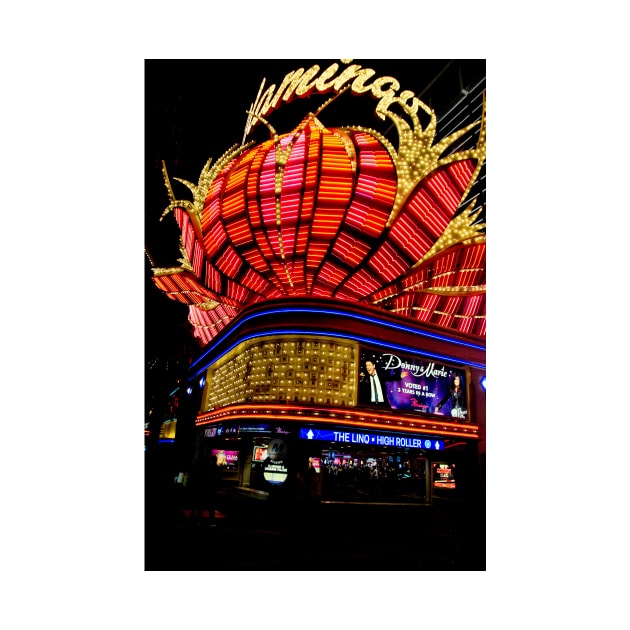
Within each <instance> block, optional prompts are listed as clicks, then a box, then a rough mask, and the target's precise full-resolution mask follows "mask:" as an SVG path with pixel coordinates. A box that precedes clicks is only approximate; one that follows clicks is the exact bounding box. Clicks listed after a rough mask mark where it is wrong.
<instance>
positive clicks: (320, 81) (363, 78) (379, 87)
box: [245, 59, 421, 136]
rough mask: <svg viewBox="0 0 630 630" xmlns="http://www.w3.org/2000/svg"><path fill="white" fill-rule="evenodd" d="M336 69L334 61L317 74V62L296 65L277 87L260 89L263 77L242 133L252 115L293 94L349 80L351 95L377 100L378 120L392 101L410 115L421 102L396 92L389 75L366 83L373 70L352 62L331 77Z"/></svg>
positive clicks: (324, 89)
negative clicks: (306, 67)
mask: <svg viewBox="0 0 630 630" xmlns="http://www.w3.org/2000/svg"><path fill="white" fill-rule="evenodd" d="M341 61H342V63H344V64H347V63H350V62H351V61H352V60H351V59H342V60H341ZM338 71H339V64H338V63H333V64H331V65H330V66H328V68H326V69H325V70H324V71H323V72H322V73H321V74H319V76H318V73H319V72H320V67H319V66H318V65H314V66H311V67H310V68H309V69H308V70H306V71H305V70H304V68H299V69H298V70H293V71H291V72H288V73H287V74H286V75H285V77H284V79H283V80H282V82H281V83H280V86H279V87H278V88H277V89H276V85H275V84H273V85H270V86H269V87H268V88H267V89H266V90H264V86H265V79H263V81H262V83H261V85H260V88H259V90H258V95H257V96H256V100H255V101H254V104H253V105H252V107H251V109H250V112H252V114H250V116H249V117H248V119H247V123H246V126H245V136H247V135H248V134H249V132H250V131H251V129H252V128H253V127H254V126H256V125H257V124H258V123H259V122H260V121H259V120H258V119H257V118H256V116H260V117H264V116H266V114H267V113H268V112H270V111H272V110H275V109H276V108H278V107H279V106H280V104H281V103H289V102H291V100H292V99H293V98H294V97H296V96H298V97H305V96H308V95H310V94H311V93H312V92H314V91H316V92H319V93H325V92H329V91H331V90H334V91H335V92H339V91H341V90H342V89H343V88H344V87H345V86H347V85H348V84H349V83H350V82H352V83H351V84H350V89H351V91H352V92H353V93H354V94H363V93H365V92H369V93H370V94H371V95H372V97H373V98H375V99H377V100H378V103H377V105H376V112H375V113H376V115H377V116H378V117H379V118H380V119H381V120H384V119H385V117H386V116H387V114H388V112H389V110H390V108H391V106H392V105H394V104H395V103H398V104H400V105H401V106H402V107H403V110H404V111H406V112H408V113H411V114H415V113H416V112H417V111H418V107H419V106H420V105H421V101H420V100H419V99H418V98H417V97H416V96H415V95H414V93H413V92H411V91H410V90H403V91H402V92H401V93H400V94H398V95H397V92H398V90H399V89H400V83H399V82H398V81H397V80H396V79H394V78H393V77H390V76H384V77H379V78H376V79H374V80H373V81H372V83H370V84H367V85H366V83H367V82H368V81H369V80H370V79H372V78H373V77H374V75H375V74H376V71H375V70H373V69H371V68H362V67H361V66H360V65H359V64H356V63H354V64H351V65H349V66H348V67H346V68H344V70H343V71H342V72H341V74H339V75H337V76H335V75H336V73H337V72H338ZM263 90H264V91H263Z"/></svg>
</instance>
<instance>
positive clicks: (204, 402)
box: [153, 60, 486, 503]
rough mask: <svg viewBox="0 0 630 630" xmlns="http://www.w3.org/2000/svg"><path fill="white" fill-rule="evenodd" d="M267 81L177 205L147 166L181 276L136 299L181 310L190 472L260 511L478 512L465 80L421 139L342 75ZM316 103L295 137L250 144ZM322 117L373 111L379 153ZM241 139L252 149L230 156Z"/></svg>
mask: <svg viewBox="0 0 630 630" xmlns="http://www.w3.org/2000/svg"><path fill="white" fill-rule="evenodd" d="M392 63H393V64H394V63H395V62H392ZM418 63H422V62H418ZM275 79H276V83H273V84H270V85H268V86H267V85H266V82H265V81H263V84H262V85H261V86H260V89H259V90H258V95H257V98H256V100H255V101H254V102H253V104H252V106H251V108H250V110H249V112H248V114H249V117H248V120H247V124H246V128H245V137H244V141H243V143H242V144H241V145H239V146H236V147H232V148H231V149H229V150H228V151H226V153H225V154H224V155H223V156H222V157H221V158H219V159H218V160H217V161H216V162H214V163H213V162H212V161H210V160H209V161H208V163H207V164H206V166H205V167H204V169H203V170H202V172H201V175H200V176H199V182H198V184H196V185H195V184H192V183H190V182H188V181H185V180H178V181H180V182H181V183H183V184H185V185H186V186H187V188H188V189H189V191H190V194H188V195H187V196H188V198H187V199H178V198H176V196H175V194H174V192H173V185H172V183H171V179H170V176H169V173H168V172H167V165H164V179H165V183H166V188H167V191H168V195H169V201H170V203H169V206H168V207H167V208H166V210H165V213H164V215H165V216H166V215H167V214H169V213H172V214H173V216H174V218H175V220H176V222H177V225H178V227H179V230H180V231H181V254H182V258H181V259H180V260H179V262H180V265H179V266H176V267H170V268H154V269H153V281H154V283H155V285H156V286H157V287H158V288H159V289H161V290H162V291H163V292H164V293H165V294H166V295H167V296H168V297H169V298H171V299H173V300H176V301H178V302H182V303H185V304H187V305H188V307H189V321H190V323H191V324H192V325H193V328H194V331H195V336H196V337H197V338H198V339H199V342H200V346H202V350H201V351H200V353H199V355H198V356H197V357H196V358H195V359H194V361H193V362H192V364H191V365H190V369H189V374H188V384H187V387H188V392H189V394H190V396H192V399H193V400H194V401H195V403H194V404H195V413H194V416H195V418H194V430H193V431H194V453H193V459H194V460H195V461H199V460H203V459H206V458H209V457H211V456H212V455H215V456H216V457H217V461H218V463H219V465H220V466H221V469H222V474H223V479H224V481H225V483H228V484H232V485H234V486H235V487H238V488H240V489H242V491H248V492H252V493H257V494H259V495H260V496H262V497H271V498H274V497H286V498H303V499H315V500H320V501H337V500H340V501H379V502H388V501H391V502H417V503H431V502H432V501H434V500H435V499H436V498H438V497H441V498H446V499H448V498H452V499H456V500H457V499H463V498H466V497H467V496H469V495H472V494H474V493H478V492H479V491H482V490H483V486H484V463H485V385H484V383H485V369H486V368H485V365H486V363H485V335H486V326H485V321H486V320H485V208H484V207H483V204H484V199H485V194H484V192H483V190H484V188H483V187H484V186H485V76H484V78H483V81H479V82H478V83H477V84H476V85H475V86H474V89H470V90H464V91H463V92H466V94H465V97H463V98H462V99H460V102H459V103H457V104H456V105H455V106H454V107H453V108H451V110H450V111H449V112H447V113H446V114H445V115H443V116H441V117H440V118H439V119H438V117H437V115H436V113H435V112H434V111H433V110H432V109H431V108H430V107H429V106H428V105H426V104H425V103H424V102H422V101H421V100H420V99H419V98H418V97H417V96H416V95H415V94H414V93H413V92H411V91H409V90H405V89H402V87H401V86H400V83H399V82H398V81H397V80H396V79H395V78H394V77H392V76H378V75H377V74H376V73H375V71H374V70H372V69H370V68H364V67H362V66H361V64H359V63H358V62H355V61H352V60H340V61H338V62H335V63H332V64H330V65H322V66H321V67H320V66H319V65H313V66H311V67H309V68H299V69H296V70H294V71H291V72H289V73H288V74H287V75H285V76H284V78H282V77H276V78H275ZM344 93H347V94H344ZM319 95H324V97H323V98H322V99H320V102H321V104H320V105H319V106H318V107H317V109H316V110H315V111H313V112H309V114H308V115H306V116H305V117H304V119H303V120H302V121H301V122H300V123H299V124H298V125H297V126H296V127H295V128H293V129H291V130H288V131H282V132H278V131H276V129H275V128H274V127H273V126H272V125H271V124H270V122H269V120H268V119H269V117H270V116H271V114H272V113H273V112H275V111H278V110H280V109H281V108H285V107H290V104H291V101H293V100H294V99H300V98H305V97H309V98H310V97H315V96H319ZM342 95H343V96H342ZM337 97H343V98H367V97H371V98H372V99H374V101H375V102H376V105H375V114H376V117H377V119H379V120H380V121H383V123H384V124H385V125H390V126H391V127H393V128H395V130H396V133H397V141H396V142H393V141H391V140H390V139H389V138H388V137H386V135H384V133H383V132H382V131H378V130H375V129H370V128H366V127H362V126H335V127H329V126H327V125H326V124H325V122H323V121H325V119H326V108H327V106H328V105H329V103H330V102H331V101H332V100H334V99H335V98H337ZM324 99H327V100H324ZM463 114H465V116H463ZM352 122H353V121H348V124H349V125H351V124H352ZM261 125H262V126H264V127H266V128H267V129H268V132H269V139H268V140H265V141H262V142H254V141H251V142H246V140H247V137H248V135H250V134H251V132H252V129H254V128H256V127H258V126H261ZM276 125H277V123H276ZM444 128H447V129H444ZM482 180H483V181H482ZM190 197H192V199H191V198H190Z"/></svg>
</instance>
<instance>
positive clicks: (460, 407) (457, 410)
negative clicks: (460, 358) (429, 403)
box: [435, 373, 468, 419]
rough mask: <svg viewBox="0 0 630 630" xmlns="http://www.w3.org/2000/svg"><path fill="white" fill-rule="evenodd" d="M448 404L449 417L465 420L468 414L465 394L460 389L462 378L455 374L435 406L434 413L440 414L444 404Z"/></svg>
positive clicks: (462, 389) (461, 388)
mask: <svg viewBox="0 0 630 630" xmlns="http://www.w3.org/2000/svg"><path fill="white" fill-rule="evenodd" d="M447 403H448V404H449V409H450V413H451V416H452V417H453V418H460V419H465V418H466V415H467V414H468V410H467V409H466V393H465V391H464V388H463V387H462V377H461V376H460V375H459V374H457V373H455V374H453V380H452V381H451V385H450V387H449V388H448V391H447V392H446V394H445V395H444V396H443V397H442V400H440V402H439V403H438V404H437V405H436V406H435V413H440V409H442V407H443V406H444V405H445V404H447Z"/></svg>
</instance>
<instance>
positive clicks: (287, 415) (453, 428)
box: [195, 404, 479, 439]
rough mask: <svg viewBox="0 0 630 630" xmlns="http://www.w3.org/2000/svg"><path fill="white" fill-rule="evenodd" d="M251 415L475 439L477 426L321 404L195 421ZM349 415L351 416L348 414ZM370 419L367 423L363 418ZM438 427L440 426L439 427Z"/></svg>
mask: <svg viewBox="0 0 630 630" xmlns="http://www.w3.org/2000/svg"><path fill="white" fill-rule="evenodd" d="M247 416H251V417H256V418H258V419H261V418H264V417H266V416H272V417H273V418H275V419H276V420H278V421H290V422H302V423H304V422H317V423H326V424H330V423H331V422H336V423H339V424H345V425H349V426H354V427H365V428H371V429H375V428H378V429H385V430H388V431H392V430H394V431H406V432H410V433H422V434H427V433H428V434H431V435H449V436H457V437H461V438H463V437H469V438H473V439H478V437H479V436H478V435H477V433H478V430H479V427H478V425H476V424H466V425H462V424H457V423H454V422H440V421H435V420H431V421H416V422H412V421H411V419H407V418H404V419H401V418H400V417H392V416H389V415H386V414H381V413H372V412H370V413H366V412H365V411H362V410H354V409H343V410H338V411H333V410H331V409H329V408H323V407H304V406H300V405H267V404H265V405H260V406H256V405H230V406H228V407H223V408H221V409H216V410H214V411H210V412H207V413H203V414H199V415H198V416H197V419H196V421H195V424H196V426H198V427H199V426H204V425H207V424H216V423H219V422H225V421H231V420H242V419H243V418H244V417H247ZM349 416H350V417H349ZM366 416H369V417H370V418H372V419H373V421H372V422H368V421H367V420H365V419H364V418H365V417H366ZM438 427H440V428H438Z"/></svg>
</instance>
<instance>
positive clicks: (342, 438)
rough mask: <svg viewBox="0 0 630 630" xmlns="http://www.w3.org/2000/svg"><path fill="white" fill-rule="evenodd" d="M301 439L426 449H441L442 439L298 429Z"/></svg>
mask: <svg viewBox="0 0 630 630" xmlns="http://www.w3.org/2000/svg"><path fill="white" fill-rule="evenodd" d="M300 438H302V439H303V440H325V441H327V442H343V443H346V444H359V445H360V444H364V445H366V446H395V447H398V448H422V449H424V450H426V451H443V450H444V440H436V439H434V438H429V437H422V436H420V437H417V436H406V435H382V434H380V433H364V432H362V433H355V432H353V431H328V430H322V429H311V428H308V429H300Z"/></svg>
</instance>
